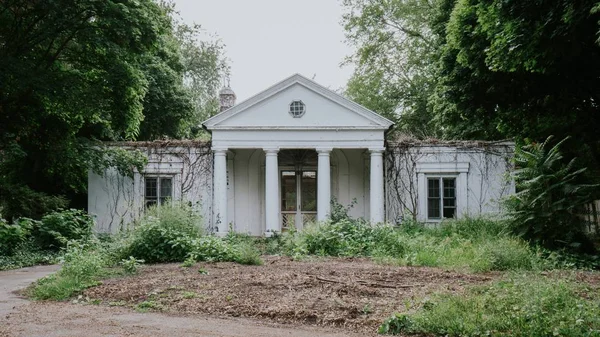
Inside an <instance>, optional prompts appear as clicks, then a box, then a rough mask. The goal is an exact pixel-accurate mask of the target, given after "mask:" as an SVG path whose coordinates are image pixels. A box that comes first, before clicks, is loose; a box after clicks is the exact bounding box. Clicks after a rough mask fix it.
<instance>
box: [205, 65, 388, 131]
mask: <svg viewBox="0 0 600 337" xmlns="http://www.w3.org/2000/svg"><path fill="white" fill-rule="evenodd" d="M292 102H301V105H303V110H302V111H303V113H302V114H301V115H300V116H298V114H297V115H296V116H294V115H293V114H292V113H290V104H292ZM202 124H203V125H204V126H205V127H206V128H207V129H209V130H216V129H273V128H279V129H374V130H381V129H384V130H387V129H388V128H390V127H391V126H392V125H393V122H391V121H390V120H388V119H386V118H384V117H382V116H380V115H378V114H377V113H375V112H373V111H371V110H368V109H366V108H365V107H363V106H361V105H359V104H356V103H354V102H352V101H350V100H348V99H346V98H344V97H343V96H341V95H339V94H337V93H335V92H333V91H331V90H329V89H327V88H325V87H323V86H321V85H319V84H317V83H315V82H314V81H312V80H309V79H307V78H306V77H304V76H302V75H299V74H296V75H293V76H291V77H289V78H287V79H285V80H283V81H281V82H279V83H277V84H275V85H274V86H272V87H270V88H268V89H266V90H265V91H263V92H261V93H259V94H257V95H255V96H253V97H251V98H249V99H248V100H246V101H244V102H242V103H240V104H238V105H236V106H234V107H232V108H231V109H229V110H226V111H224V112H222V113H220V114H218V115H216V116H214V117H212V118H210V119H208V120H207V121H205V122H204V123H202Z"/></svg>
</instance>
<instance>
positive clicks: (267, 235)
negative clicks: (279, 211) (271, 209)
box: [263, 231, 278, 238]
mask: <svg viewBox="0 0 600 337" xmlns="http://www.w3.org/2000/svg"><path fill="white" fill-rule="evenodd" d="M275 233H278V232H274V231H265V232H264V233H263V235H264V236H265V238H270V237H272V236H273V235H275Z"/></svg>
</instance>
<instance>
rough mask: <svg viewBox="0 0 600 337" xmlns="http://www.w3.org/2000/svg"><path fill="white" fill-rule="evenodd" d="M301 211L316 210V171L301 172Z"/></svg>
mask: <svg viewBox="0 0 600 337" xmlns="http://www.w3.org/2000/svg"><path fill="white" fill-rule="evenodd" d="M301 182H302V186H301V189H302V199H301V201H302V211H305V212H316V211H317V172H315V171H306V172H302V180H301Z"/></svg>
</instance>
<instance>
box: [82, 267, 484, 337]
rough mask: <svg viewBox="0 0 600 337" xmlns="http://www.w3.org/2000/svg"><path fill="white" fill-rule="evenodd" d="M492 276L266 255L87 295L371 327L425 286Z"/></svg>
mask: <svg viewBox="0 0 600 337" xmlns="http://www.w3.org/2000/svg"><path fill="white" fill-rule="evenodd" d="M199 270H201V272H199ZM492 278H493V276H492V275H481V274H479V275H473V274H462V273H457V272H450V271H443V270H440V269H434V268H416V267H393V266H383V265H378V264H375V263H373V262H371V261H369V260H365V259H327V260H319V261H310V262H309V261H304V262H302V261H291V260H290V259H289V258H285V257H268V258H266V261H265V265H263V266H242V265H238V264H233V263H200V264H197V265H195V266H194V267H191V268H183V267H181V266H180V265H179V264H169V265H156V266H148V267H145V268H144V269H143V270H141V272H140V273H139V274H138V275H136V276H133V277H128V278H118V279H111V280H107V281H105V282H104V283H103V284H102V285H100V286H98V287H95V288H92V289H89V290H87V291H86V292H85V294H84V300H87V301H90V302H95V303H98V302H101V303H102V304H104V305H112V306H130V307H134V308H137V310H138V311H139V310H150V311H160V312H165V313H169V314H185V315H194V314H201V315H208V316H209V317H216V318H225V317H243V318H250V319H258V320H262V321H266V322H271V323H282V324H293V325H301V326H324V327H328V328H330V329H334V330H335V331H340V332H341V331H343V332H345V335H348V333H352V332H354V333H361V334H362V335H365V334H369V335H371V334H373V333H374V332H375V331H376V330H377V327H378V326H379V325H380V324H381V322H383V320H385V319H386V318H388V317H390V316H391V315H392V314H393V313H394V312H397V311H399V310H402V311H404V310H405V308H406V306H407V305H409V304H410V303H414V302H415V301H418V300H419V299H420V298H422V297H424V296H425V295H426V294H430V293H432V292H434V291H438V290H443V291H447V292H460V291H462V290H463V289H464V286H465V285H468V284H480V283H484V282H487V281H490V280H491V279H492Z"/></svg>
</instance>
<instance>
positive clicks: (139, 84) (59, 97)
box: [0, 0, 227, 219]
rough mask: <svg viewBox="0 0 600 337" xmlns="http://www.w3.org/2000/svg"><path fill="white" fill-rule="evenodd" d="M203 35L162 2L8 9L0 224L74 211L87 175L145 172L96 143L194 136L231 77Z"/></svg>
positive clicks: (2, 33) (0, 33)
mask: <svg viewBox="0 0 600 337" xmlns="http://www.w3.org/2000/svg"><path fill="white" fill-rule="evenodd" d="M201 37H202V36H200V31H199V30H198V28H197V27H189V26H186V25H184V24H182V23H180V22H179V21H178V20H177V19H176V14H175V13H174V12H173V10H172V5H170V4H168V3H166V2H160V3H159V2H157V1H153V0H136V1H133V0H108V1H95V0H77V1H66V0H57V1H42V0H32V1H14V0H8V1H3V2H2V3H1V4H0V41H1V43H0V207H1V208H2V210H1V212H2V215H3V217H5V218H8V219H12V218H17V217H20V216H27V217H32V218H36V219H39V218H40V217H41V216H42V215H43V214H45V213H47V212H48V211H51V210H56V209H59V208H65V207H67V206H68V205H69V202H73V200H74V203H75V204H77V196H78V195H79V194H80V193H84V192H85V190H86V187H87V173H88V170H89V169H90V168H93V169H95V170H96V171H97V172H102V169H103V168H104V167H106V166H107V165H108V164H110V163H114V162H120V165H121V167H124V168H125V170H124V173H128V172H129V173H130V172H131V168H132V167H133V166H136V165H138V166H139V165H140V161H139V158H128V157H126V156H123V155H122V154H119V153H116V152H115V151H109V150H107V149H106V148H104V147H103V146H102V145H101V143H100V142H99V141H106V140H133V139H155V138H159V137H177V138H180V137H188V136H193V135H194V134H195V133H197V132H198V127H197V125H198V123H199V121H200V120H199V118H202V116H206V115H207V114H210V113H211V111H216V107H215V106H214V102H213V103H211V102H210V100H211V98H210V97H212V96H215V93H216V90H217V88H218V85H219V80H220V78H221V76H222V75H223V74H224V73H225V72H226V71H227V67H226V64H225V63H224V61H223V60H224V59H223V54H222V45H221V44H220V42H218V41H217V42H202V40H201ZM212 99H213V100H214V99H216V98H215V97H212ZM115 156H116V157H115ZM77 206H79V205H78V204H77Z"/></svg>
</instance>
